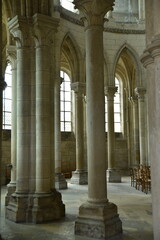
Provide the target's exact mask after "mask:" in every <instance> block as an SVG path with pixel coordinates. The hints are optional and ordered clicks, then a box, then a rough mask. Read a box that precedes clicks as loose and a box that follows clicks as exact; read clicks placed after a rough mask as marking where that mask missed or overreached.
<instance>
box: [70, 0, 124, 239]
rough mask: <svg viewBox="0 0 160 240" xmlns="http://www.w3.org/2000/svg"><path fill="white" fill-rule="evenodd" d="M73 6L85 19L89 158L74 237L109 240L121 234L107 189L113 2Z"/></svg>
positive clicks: (103, 0)
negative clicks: (108, 40)
mask: <svg viewBox="0 0 160 240" xmlns="http://www.w3.org/2000/svg"><path fill="white" fill-rule="evenodd" d="M74 4H75V7H76V8H78V9H79V10H80V11H82V13H83V14H84V16H85V41H86V101H87V112H86V115H87V157H88V200H87V202H85V203H84V204H82V205H81V206H80V208H79V216H78V219H77V220H76V223H75V234H76V235H81V236H86V237H92V238H97V239H110V238H111V237H120V236H121V232H122V224H121V221H120V219H119V216H118V214H117V207H116V205H115V204H113V203H110V202H109V201H108V199H107V186H106V152H105V149H106V146H105V105H104V104H105V103H104V56H103V23H104V15H105V14H106V13H107V12H108V11H109V10H111V9H112V5H113V2H112V1H105V0H101V1H100V2H97V1H95V0H93V1H91V0H89V1H83V0H75V1H74Z"/></svg>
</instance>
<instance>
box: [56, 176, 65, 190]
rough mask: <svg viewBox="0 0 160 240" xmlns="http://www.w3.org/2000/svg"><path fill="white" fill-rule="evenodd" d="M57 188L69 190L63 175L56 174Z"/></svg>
mask: <svg viewBox="0 0 160 240" xmlns="http://www.w3.org/2000/svg"><path fill="white" fill-rule="evenodd" d="M55 187H56V189H67V181H66V179H65V176H64V174H63V173H56V174H55Z"/></svg>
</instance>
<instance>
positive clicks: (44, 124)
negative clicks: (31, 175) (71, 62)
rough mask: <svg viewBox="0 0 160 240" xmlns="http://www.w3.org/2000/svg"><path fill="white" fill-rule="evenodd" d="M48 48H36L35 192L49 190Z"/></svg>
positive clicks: (49, 115)
mask: <svg viewBox="0 0 160 240" xmlns="http://www.w3.org/2000/svg"><path fill="white" fill-rule="evenodd" d="M48 56H49V47H48V46H45V45H41V46H39V47H37V48H36V192H37V193H46V192H50V190H51V185H50V184H51V182H50V174H51V173H50V168H51V92H50V74H49V70H50V68H49V66H50V64H49V59H48ZM44 163H45V164H44Z"/></svg>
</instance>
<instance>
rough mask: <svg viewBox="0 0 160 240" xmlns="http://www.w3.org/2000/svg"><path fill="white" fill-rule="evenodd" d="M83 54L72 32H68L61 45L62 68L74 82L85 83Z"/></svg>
mask: <svg viewBox="0 0 160 240" xmlns="http://www.w3.org/2000/svg"><path fill="white" fill-rule="evenodd" d="M81 63H82V54H81V52H80V49H79V46H78V44H77V42H76V40H75V39H74V37H73V36H72V34H71V33H70V32H68V33H67V34H66V35H65V36H64V38H63V41H62V44H61V68H62V69H63V70H64V71H66V72H67V73H68V75H69V76H70V77H71V80H72V82H79V81H80V82H83V81H84V80H83V79H84V78H83V77H82V75H81V73H82V72H83V71H81V70H82V69H81V68H82V67H83V66H82V64H81Z"/></svg>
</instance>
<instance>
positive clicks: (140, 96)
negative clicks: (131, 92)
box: [135, 87, 146, 101]
mask: <svg viewBox="0 0 160 240" xmlns="http://www.w3.org/2000/svg"><path fill="white" fill-rule="evenodd" d="M135 93H136V94H137V96H138V99H139V100H141V101H144V96H145V94H146V89H145V88H144V87H137V88H135Z"/></svg>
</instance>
